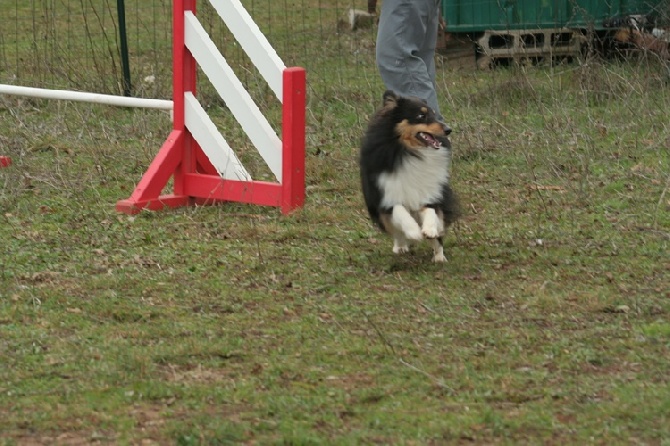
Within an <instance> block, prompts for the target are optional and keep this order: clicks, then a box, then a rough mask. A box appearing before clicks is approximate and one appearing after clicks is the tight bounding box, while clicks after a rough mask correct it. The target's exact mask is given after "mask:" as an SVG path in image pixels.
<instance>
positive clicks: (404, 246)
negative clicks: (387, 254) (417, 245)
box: [393, 231, 409, 254]
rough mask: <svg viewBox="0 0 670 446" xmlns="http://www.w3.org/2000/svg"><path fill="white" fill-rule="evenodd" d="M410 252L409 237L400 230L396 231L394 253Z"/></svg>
mask: <svg viewBox="0 0 670 446" xmlns="http://www.w3.org/2000/svg"><path fill="white" fill-rule="evenodd" d="M406 252H409V243H408V242H407V238H406V237H405V236H404V235H403V234H401V233H400V232H397V231H396V232H395V233H394V234H393V253H394V254H404V253H406Z"/></svg>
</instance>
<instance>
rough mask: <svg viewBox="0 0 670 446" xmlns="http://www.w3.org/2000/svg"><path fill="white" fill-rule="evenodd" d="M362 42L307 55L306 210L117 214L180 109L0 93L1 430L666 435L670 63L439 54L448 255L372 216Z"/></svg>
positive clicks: (416, 437) (369, 69) (31, 439)
mask: <svg viewBox="0 0 670 446" xmlns="http://www.w3.org/2000/svg"><path fill="white" fill-rule="evenodd" d="M360 38H361V39H363V40H365V39H368V38H369V36H362V37H360ZM346 39H351V37H350V36H349V37H347V36H343V37H342V38H341V39H339V40H338V39H333V41H332V42H325V44H326V45H332V46H327V47H326V49H324V54H326V53H327V52H328V51H332V52H333V53H337V52H338V51H340V52H339V54H340V55H341V56H342V57H343V60H342V61H341V62H340V64H339V65H338V69H337V70H335V69H333V67H332V65H330V64H332V63H333V61H332V59H331V58H324V60H322V61H321V60H319V59H318V58H310V59H309V60H305V66H306V67H307V68H308V71H309V73H310V76H311V78H312V80H313V83H312V86H311V90H310V91H311V95H310V98H309V111H308V118H309V122H308V151H307V160H306V162H307V200H306V205H305V207H304V209H302V210H300V211H298V212H296V213H294V214H291V215H289V216H282V215H281V214H280V213H279V211H278V210H276V209H271V208H259V207H254V206H248V205H241V204H233V203H231V204H225V205H221V206H210V207H193V208H184V209H178V210H170V211H166V212H159V213H152V212H143V213H140V214H138V215H136V216H128V215H124V214H117V213H116V212H115V211H114V204H115V203H116V201H117V200H119V199H122V198H126V197H128V196H129V195H130V193H131V192H132V190H133V188H134V186H135V184H136V182H137V181H138V180H139V179H140V177H141V175H142V174H143V172H144V170H145V169H146V167H147V166H148V164H149V162H150V161H151V159H152V158H153V156H154V154H155V153H156V151H157V149H158V147H160V145H161V144H162V142H163V141H164V139H165V137H166V136H167V134H168V132H169V130H170V121H169V118H168V117H167V116H165V115H162V114H161V113H160V112H156V111H137V110H120V109H112V108H107V107H102V106H94V105H81V104H73V103H54V102H45V101H39V100H29V99H19V98H11V97H2V98H0V155H2V154H4V155H10V156H11V157H12V160H13V162H14V163H13V165H12V166H11V167H9V168H5V169H0V222H1V224H0V444H8V445H12V444H89V443H99V444H179V445H191V444H231V443H246V444H343V445H344V444H417V445H419V444H603V445H611V444H649V445H667V444H670V416H669V414H670V388H669V386H668V384H669V380H670V378H669V377H670V374H669V373H668V371H669V370H670V322H669V321H670V316H669V315H670V256H669V255H668V252H669V247H670V246H669V245H670V192H669V191H668V188H669V187H670V115H669V112H668V110H670V89H669V88H668V85H669V84H668V82H669V78H668V73H667V67H663V66H661V65H660V64H659V63H658V62H657V61H655V60H654V59H653V58H632V59H629V60H624V61H622V60H607V61H603V60H599V59H589V60H587V61H583V62H581V63H575V64H570V65H564V66H558V67H553V68H551V67H544V66H539V67H511V68H503V69H497V70H493V71H479V72H471V71H458V70H454V69H452V68H450V67H449V66H448V65H444V66H442V65H441V67H440V89H441V92H442V94H443V99H442V102H443V103H442V105H443V108H444V111H445V114H446V115H447V117H448V121H449V123H450V124H452V127H453V128H454V135H453V145H454V160H453V187H454V189H455V190H456V191H457V192H458V193H459V195H460V198H461V201H462V204H463V210H464V217H463V218H462V220H461V221H460V222H459V223H458V224H457V225H456V227H455V228H454V230H453V231H451V232H450V233H449V234H448V236H447V237H446V249H445V254H446V255H447V257H448V259H449V261H448V263H446V264H444V265H435V264H431V263H430V256H431V254H430V250H429V248H428V246H427V245H420V246H417V247H416V249H415V250H414V252H412V253H411V254H409V255H406V256H400V257H398V256H395V255H394V254H393V253H392V252H391V245H392V242H391V241H390V240H389V239H388V238H386V237H385V236H384V235H382V234H380V233H379V232H378V231H377V230H376V229H375V228H374V227H373V225H372V224H371V223H370V222H369V221H368V219H367V216H366V214H365V210H364V207H363V203H362V196H361V194H360V191H359V184H358V170H357V152H358V148H357V145H358V140H359V138H360V136H361V134H362V131H363V129H364V126H365V124H366V122H367V119H368V118H369V116H370V113H371V112H372V110H373V109H374V107H375V106H376V104H377V98H378V97H380V96H381V93H382V91H383V87H382V86H381V83H380V82H379V80H376V71H375V67H374V64H373V63H372V62H371V60H372V56H373V54H372V52H373V49H372V46H371V44H370V43H371V42H370V41H369V40H365V41H364V42H359V43H358V44H357V47H356V51H357V53H356V54H357V56H356V57H358V58H360V59H357V60H358V61H359V62H360V63H357V64H356V66H355V67H353V66H349V65H350V64H348V62H349V61H350V59H348V56H347V54H348V53H347V51H348V50H347V49H346V48H349V46H348V44H347V43H346ZM343 41H344V42H345V43H344V44H343V43H342V42H343ZM321 43H322V44H324V42H321ZM338 46H339V48H340V50H337V49H336V48H338ZM342 48H344V49H342ZM361 51H363V53H361ZM347 69H351V70H355V71H351V73H356V74H357V75H356V76H343V75H342V73H343V72H345V70H347ZM317 81H318V82H317ZM372 98H374V99H372ZM210 111H211V113H212V114H213V115H214V116H215V117H216V118H217V119H219V120H220V121H219V122H220V123H221V125H222V126H224V127H225V123H226V122H227V121H226V119H229V117H226V112H225V109H223V108H221V107H217V106H216V103H215V102H214V103H212V105H211V106H210ZM240 141H241V140H240ZM235 142H236V139H235V138H233V139H232V142H231V145H233V147H235Z"/></svg>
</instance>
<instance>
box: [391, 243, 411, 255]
mask: <svg viewBox="0 0 670 446" xmlns="http://www.w3.org/2000/svg"><path fill="white" fill-rule="evenodd" d="M408 252H409V246H407V245H393V254H406V253H408Z"/></svg>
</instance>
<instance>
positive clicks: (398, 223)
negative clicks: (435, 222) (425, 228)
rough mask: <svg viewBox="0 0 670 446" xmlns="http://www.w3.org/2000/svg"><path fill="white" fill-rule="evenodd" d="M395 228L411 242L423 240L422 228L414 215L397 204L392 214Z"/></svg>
mask: <svg viewBox="0 0 670 446" xmlns="http://www.w3.org/2000/svg"><path fill="white" fill-rule="evenodd" d="M391 220H392V222H393V226H395V227H396V228H397V229H398V230H400V231H402V233H403V235H404V236H405V237H406V238H408V239H409V240H421V239H422V238H423V234H421V228H420V227H419V225H418V223H417V222H416V220H414V218H412V215H411V214H410V213H409V212H408V211H407V209H405V206H403V205H400V204H397V205H395V206H393V211H392V214H391Z"/></svg>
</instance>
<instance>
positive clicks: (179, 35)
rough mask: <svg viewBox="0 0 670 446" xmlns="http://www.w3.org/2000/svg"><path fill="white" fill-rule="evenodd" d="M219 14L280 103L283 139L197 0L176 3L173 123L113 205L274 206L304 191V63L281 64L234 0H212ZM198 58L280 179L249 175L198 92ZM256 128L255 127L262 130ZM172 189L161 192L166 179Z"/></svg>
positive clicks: (123, 208) (289, 206) (295, 202)
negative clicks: (211, 32)
mask: <svg viewBox="0 0 670 446" xmlns="http://www.w3.org/2000/svg"><path fill="white" fill-rule="evenodd" d="M211 4H212V6H214V8H215V9H216V11H217V13H218V14H219V16H220V17H221V19H222V20H223V21H224V22H225V23H226V25H227V26H228V28H229V29H230V30H231V32H232V33H233V35H234V36H235V38H236V39H237V41H238V43H239V44H240V45H241V46H242V48H243V49H244V51H245V52H246V53H247V55H248V56H249V57H250V59H251V60H252V62H253V63H254V65H255V66H256V67H257V68H258V70H259V72H260V74H261V75H262V76H263V78H264V79H265V80H266V82H267V83H268V85H269V86H270V88H271V89H272V90H273V91H274V93H275V95H276V96H277V98H278V99H279V101H280V102H281V103H282V138H281V139H280V138H279V137H278V136H277V135H276V134H275V132H274V130H272V128H271V126H270V124H269V123H268V122H267V120H266V119H265V117H264V116H263V115H262V113H261V112H260V110H259V109H258V107H257V106H256V104H255V103H254V102H253V100H252V99H251V97H250V95H249V93H248V92H247V91H246V90H245V89H244V87H243V86H242V84H241V82H240V81H239V80H238V79H237V77H236V76H235V74H234V73H233V71H232V69H231V68H230V66H229V65H228V63H227V62H226V60H225V58H224V57H223V56H222V55H221V53H220V52H219V51H218V49H217V48H216V47H215V45H214V43H213V42H212V40H211V39H210V38H209V36H208V35H207V33H206V31H205V30H204V28H203V27H202V25H201V24H200V22H199V21H198V19H197V18H196V14H195V13H196V1H195V0H176V1H175V2H174V4H173V7H174V9H173V102H174V120H173V128H172V132H171V133H170V135H169V137H168V138H167V140H166V142H165V143H164V144H163V146H162V147H161V148H160V151H159V152H158V154H157V156H156V157H155V158H154V160H153V162H152V163H151V164H150V166H149V168H148V169H147V171H146V173H145V174H144V176H143V177H142V179H141V180H140V182H139V183H138V185H137V187H136V188H135V191H134V192H133V193H132V195H131V196H130V198H128V199H126V200H121V201H119V202H118V203H117V205H116V209H117V210H118V211H120V212H125V213H130V214H132V213H137V212H139V211H141V210H142V209H149V210H158V209H162V208H164V207H177V206H185V205H192V204H212V203H216V202H221V201H236V202H243V203H253V204H258V205H267V206H278V207H280V208H281V210H282V212H283V213H288V212H290V211H292V210H294V209H296V208H298V207H301V206H302V205H303V203H304V198H305V93H306V91H305V70H304V69H303V68H286V67H285V66H284V63H283V62H282V61H281V59H280V58H279V57H278V56H277V54H276V52H275V51H274V49H273V48H272V46H270V44H269V43H268V41H267V39H266V38H265V37H264V36H263V34H262V33H261V32H260V30H259V29H258V26H257V25H256V24H255V23H254V21H253V20H252V19H251V17H250V16H249V14H248V13H247V11H246V10H245V9H244V7H243V6H242V4H241V3H240V1H239V0H211ZM196 63H197V64H199V65H200V67H201V69H202V70H203V71H204V73H205V74H206V75H207V77H208V78H209V80H210V81H211V83H212V84H213V85H214V87H215V88H216V90H217V92H218V93H219V95H221V97H222V98H223V100H224V101H225V103H226V104H227V105H228V107H229V108H230V110H231V111H232V113H233V115H234V117H235V119H236V120H237V121H238V122H239V124H240V125H241V126H242V128H243V130H244V131H245V132H246V133H247V135H248V136H249V138H250V139H251V141H252V143H253V144H254V145H255V147H256V148H257V149H258V151H259V153H260V154H261V156H262V157H263V159H264V160H265V162H266V163H267V165H268V167H269V168H270V170H271V171H272V173H273V174H274V176H275V177H276V179H277V182H276V183H274V182H265V181H254V180H253V179H251V177H250V175H249V173H248V172H247V171H246V170H245V169H244V166H242V164H241V163H240V161H239V160H238V158H237V157H236V156H235V154H234V153H233V151H232V149H231V148H230V147H229V146H228V143H227V142H226V140H225V139H224V138H223V136H222V135H221V134H220V133H219V132H218V130H217V129H216V127H215V125H214V124H213V123H212V121H211V119H210V118H209V116H207V114H206V112H205V110H204V109H203V108H202V106H201V105H200V103H199V102H198V100H197V99H196V96H195V89H196ZM259 129H260V131H259ZM171 178H172V179H173V180H174V181H173V184H174V191H173V193H172V194H167V195H162V191H163V189H164V188H165V186H166V185H167V183H168V181H169V180H170V179H171Z"/></svg>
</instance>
